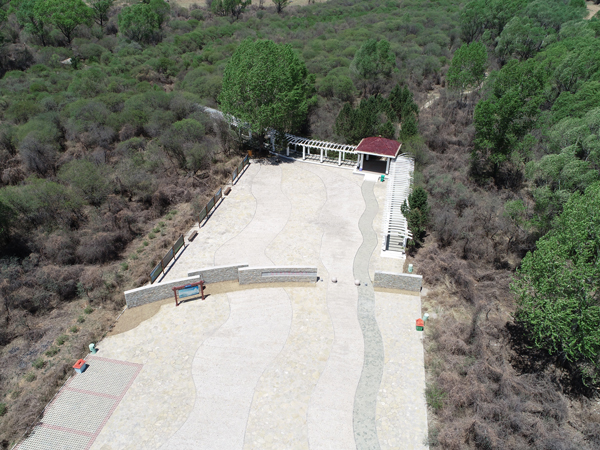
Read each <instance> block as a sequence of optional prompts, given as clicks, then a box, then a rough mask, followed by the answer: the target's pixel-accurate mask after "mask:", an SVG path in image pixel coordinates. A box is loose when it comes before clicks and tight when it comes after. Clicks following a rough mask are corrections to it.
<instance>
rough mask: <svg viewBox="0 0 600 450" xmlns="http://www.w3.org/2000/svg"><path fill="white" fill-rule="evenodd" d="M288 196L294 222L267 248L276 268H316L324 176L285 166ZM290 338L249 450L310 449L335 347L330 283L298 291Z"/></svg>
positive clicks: (266, 385) (254, 412)
mask: <svg viewBox="0 0 600 450" xmlns="http://www.w3.org/2000/svg"><path fill="white" fill-rule="evenodd" d="M281 169H282V175H283V182H282V185H281V188H282V191H283V193H284V194H285V195H286V196H287V197H288V199H289V200H290V202H291V205H292V212H291V215H290V219H289V221H288V222H287V224H286V225H285V227H284V228H283V230H282V231H281V232H280V233H279V234H278V235H277V237H276V238H275V239H274V240H273V241H272V242H271V244H270V245H269V246H268V247H267V250H266V254H267V256H268V257H269V259H271V260H272V261H273V262H274V263H275V264H276V265H315V263H317V265H318V269H319V275H320V276H321V277H323V276H325V277H326V271H325V269H324V267H323V266H322V265H321V264H320V262H319V249H320V247H321V237H322V235H323V230H322V228H321V227H320V226H319V224H318V223H317V221H318V218H319V215H320V211H321V209H322V207H323V205H324V204H325V201H326V194H325V189H324V186H323V183H322V181H321V179H320V178H319V177H317V176H316V175H314V174H313V173H310V172H307V171H305V170H302V169H301V168H300V170H299V168H298V166H297V165H296V167H294V168H292V167H290V164H285V163H284V164H282V165H281ZM286 292H287V293H288V295H289V297H290V301H291V303H292V310H293V317H292V324H291V328H290V334H289V336H288V339H287V342H286V343H285V346H284V348H283V350H282V351H281V353H280V354H279V355H278V356H277V358H276V359H275V360H274V361H273V362H272V364H270V365H269V367H268V368H267V369H266V370H265V371H264V373H263V374H262V376H261V377H260V380H259V382H258V384H257V385H256V389H255V391H254V398H253V400H252V406H251V408H250V415H249V417H248V424H247V426H246V437H245V441H244V449H248V450H249V449H266V448H269V449H282V450H290V449H294V450H300V449H303V450H308V448H309V446H308V427H307V422H306V416H307V411H308V405H309V403H310V398H311V395H312V392H313V390H314V388H315V385H316V384H317V382H318V380H319V377H320V376H321V374H322V373H323V370H324V369H325V366H326V364H327V359H328V358H329V352H330V348H331V344H332V343H333V327H332V325H331V321H330V320H329V314H328V312H327V299H326V293H327V289H326V285H325V283H317V284H316V285H315V286H314V287H295V288H293V289H287V288H286Z"/></svg>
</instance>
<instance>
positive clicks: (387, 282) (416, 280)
mask: <svg viewBox="0 0 600 450" xmlns="http://www.w3.org/2000/svg"><path fill="white" fill-rule="evenodd" d="M422 285H423V277H422V276H421V275H412V274H409V273H392V272H375V279H374V280H373V286H374V287H376V288H385V289H401V290H403V291H415V292H419V291H420V290H421V286H422Z"/></svg>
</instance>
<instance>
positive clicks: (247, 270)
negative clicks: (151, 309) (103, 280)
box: [125, 264, 317, 308]
mask: <svg viewBox="0 0 600 450" xmlns="http://www.w3.org/2000/svg"><path fill="white" fill-rule="evenodd" d="M188 275H189V277H188V278H180V279H178V280H173V281H166V282H164V283H155V284H152V285H149V286H143V287H140V288H137V289H132V290H130V291H125V302H126V303H127V307H128V308H134V307H136V306H141V305H145V304H147V303H152V302H157V301H159V300H164V299H166V298H173V299H174V298H175V297H174V296H173V289H172V288H174V287H175V286H184V285H186V284H191V283H196V282H198V281H200V280H203V281H204V282H206V283H207V284H208V283H220V282H222V281H238V282H239V284H256V283H289V282H290V281H292V282H294V281H295V282H304V283H306V282H310V283H316V282H317V268H316V267H302V266H287V267H285V266H283V267H248V264H236V265H233V266H217V267H206V268H204V269H197V270H192V271H191V272H189V273H188Z"/></svg>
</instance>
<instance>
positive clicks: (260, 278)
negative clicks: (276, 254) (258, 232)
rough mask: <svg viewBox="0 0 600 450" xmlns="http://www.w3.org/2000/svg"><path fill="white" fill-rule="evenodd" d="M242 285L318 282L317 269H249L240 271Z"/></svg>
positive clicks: (289, 267) (296, 267)
mask: <svg viewBox="0 0 600 450" xmlns="http://www.w3.org/2000/svg"><path fill="white" fill-rule="evenodd" d="M238 280H239V283H240V284H255V283H289V282H304V283H306V282H309V283H316V282H317V268H316V267H302V266H287V267H285V266H284V267H248V268H242V269H239V270H238Z"/></svg>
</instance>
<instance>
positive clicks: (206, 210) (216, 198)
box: [198, 155, 250, 224]
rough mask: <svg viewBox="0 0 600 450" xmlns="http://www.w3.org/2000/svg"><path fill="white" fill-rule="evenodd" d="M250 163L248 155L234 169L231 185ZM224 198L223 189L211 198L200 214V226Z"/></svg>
mask: <svg viewBox="0 0 600 450" xmlns="http://www.w3.org/2000/svg"><path fill="white" fill-rule="evenodd" d="M249 163H250V158H249V157H248V155H246V157H245V158H244V159H243V160H242V162H240V163H239V165H238V166H237V167H236V168H235V169H234V171H233V173H232V174H231V183H232V184H233V183H235V180H236V179H237V178H238V177H239V176H240V175H241V173H242V171H243V170H244V167H246V166H247V165H248V164H249ZM222 198H223V188H219V190H218V191H217V192H215V195H213V196H212V197H211V199H210V200H209V201H208V203H207V204H206V206H205V207H204V208H202V209H201V210H200V214H198V224H200V223H202V221H203V220H204V219H206V218H207V217H208V215H209V214H210V212H211V211H212V209H213V208H214V207H215V206H216V205H217V203H218V202H219V200H221V199H222Z"/></svg>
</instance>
